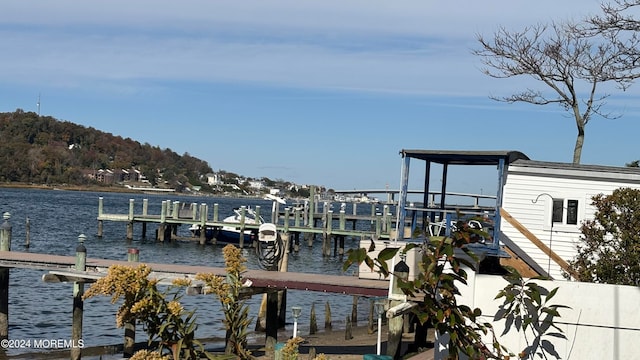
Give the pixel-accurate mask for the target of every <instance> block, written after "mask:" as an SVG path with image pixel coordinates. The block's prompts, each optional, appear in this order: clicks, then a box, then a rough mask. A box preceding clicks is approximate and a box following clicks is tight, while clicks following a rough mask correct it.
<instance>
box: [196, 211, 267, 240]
mask: <svg viewBox="0 0 640 360" xmlns="http://www.w3.org/2000/svg"><path fill="white" fill-rule="evenodd" d="M222 221H223V222H224V223H225V224H227V225H224V226H222V227H220V226H207V227H206V230H205V238H206V239H207V240H212V239H213V238H215V239H216V242H219V243H226V244H239V243H240V234H241V231H240V228H239V227H240V224H241V223H242V209H241V208H235V209H233V215H231V216H227V217H226V218H224V219H223V220H222ZM264 222H265V221H264V219H263V218H262V216H260V217H258V214H256V212H255V211H254V210H253V209H252V208H250V207H247V208H245V211H244V223H245V225H257V224H263V223H264ZM234 224H238V225H234ZM189 231H191V234H192V236H194V237H199V236H200V232H201V231H202V229H201V226H200V224H193V225H191V227H189ZM254 240H257V235H256V232H255V231H253V230H244V241H245V242H246V243H248V244H251V243H252V242H253V241H254Z"/></svg>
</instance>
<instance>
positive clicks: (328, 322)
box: [324, 301, 332, 330]
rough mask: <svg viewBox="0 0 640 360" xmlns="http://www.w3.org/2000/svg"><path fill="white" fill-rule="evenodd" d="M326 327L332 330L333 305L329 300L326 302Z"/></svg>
mask: <svg viewBox="0 0 640 360" xmlns="http://www.w3.org/2000/svg"><path fill="white" fill-rule="evenodd" d="M324 328H325V330H331V328H332V327H331V305H330V304H329V301H327V302H326V303H325V304H324Z"/></svg>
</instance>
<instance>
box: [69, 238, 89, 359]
mask: <svg viewBox="0 0 640 360" xmlns="http://www.w3.org/2000/svg"><path fill="white" fill-rule="evenodd" d="M85 239H86V236H85V235H84V234H80V236H78V242H79V244H78V247H76V270H78V271H86V270H87V267H86V264H87V248H85V247H84V240H85ZM83 294H84V283H82V282H77V281H76V282H74V283H73V324H72V326H71V344H72V346H71V350H70V353H71V360H79V359H80V358H81V357H82V348H81V346H80V343H81V340H82V315H83V312H84V304H83V301H82V295H83Z"/></svg>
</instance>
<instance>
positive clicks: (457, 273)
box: [343, 223, 506, 359]
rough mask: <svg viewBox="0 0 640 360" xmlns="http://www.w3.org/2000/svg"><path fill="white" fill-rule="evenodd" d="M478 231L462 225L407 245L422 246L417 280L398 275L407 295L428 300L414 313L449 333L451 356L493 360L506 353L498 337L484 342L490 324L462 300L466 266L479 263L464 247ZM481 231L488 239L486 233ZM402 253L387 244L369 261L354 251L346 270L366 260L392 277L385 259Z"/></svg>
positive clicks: (424, 321)
mask: <svg viewBox="0 0 640 360" xmlns="http://www.w3.org/2000/svg"><path fill="white" fill-rule="evenodd" d="M476 235H478V230H477V229H470V228H469V227H468V226H464V224H462V223H461V224H460V227H459V231H456V232H454V233H452V236H451V237H440V236H433V237H430V238H427V239H426V240H425V242H424V243H423V244H417V243H408V244H407V245H406V246H405V248H404V250H403V251H404V252H408V251H410V250H411V249H413V248H416V247H419V248H420V250H421V251H419V254H421V261H420V271H419V272H417V274H416V276H415V279H414V280H402V279H400V278H396V281H397V282H398V286H399V288H400V289H402V291H403V292H404V294H406V295H407V296H409V297H418V294H420V297H423V298H424V300H423V301H422V302H420V303H419V304H418V306H417V307H415V308H414V309H413V310H412V311H413V312H414V314H415V315H416V316H417V318H418V320H419V321H420V322H421V323H422V324H425V323H426V324H428V325H430V326H431V327H433V328H435V329H436V331H437V333H438V334H440V335H445V334H446V335H448V339H449V340H448V352H449V358H451V359H457V358H458V356H459V355H460V354H465V355H467V356H469V357H470V358H473V359H479V358H492V357H494V356H493V354H494V353H495V352H497V353H502V352H504V351H506V349H504V348H503V347H501V346H500V344H499V343H498V342H497V341H495V342H493V344H492V347H493V349H490V348H489V347H487V346H486V345H485V344H484V343H483V341H482V338H483V335H486V334H488V333H489V332H491V331H492V326H491V324H490V323H486V322H482V321H481V315H482V311H481V310H480V309H477V308H476V309H472V308H470V307H468V306H466V305H460V304H458V300H457V296H458V295H460V291H459V289H458V285H457V283H460V284H463V285H466V284H467V272H466V271H465V270H464V268H465V266H466V267H468V268H475V266H474V264H473V263H472V262H477V257H476V256H475V255H474V254H473V252H472V251H471V250H469V249H468V248H467V247H466V245H468V244H470V243H472V242H474V240H475V239H476V238H478V237H477V236H476ZM481 235H483V237H484V238H488V234H486V233H485V234H481ZM398 251H399V249H398V248H393V247H388V248H385V249H383V250H382V251H380V253H379V255H378V257H377V258H375V259H371V258H370V257H369V256H367V253H366V249H352V250H350V251H349V258H348V259H347V261H346V262H345V264H344V267H343V268H344V270H346V269H347V268H349V266H351V265H352V264H354V263H362V262H365V263H366V264H367V265H368V266H369V267H370V268H371V269H372V270H373V269H376V268H377V271H379V272H380V273H381V274H383V275H384V276H385V277H387V276H389V275H392V276H393V274H392V273H391V272H390V270H389V269H388V265H387V261H389V260H391V259H392V258H393V257H394V256H395V255H396V254H397V252H398ZM458 252H460V253H461V254H458ZM460 255H464V256H460Z"/></svg>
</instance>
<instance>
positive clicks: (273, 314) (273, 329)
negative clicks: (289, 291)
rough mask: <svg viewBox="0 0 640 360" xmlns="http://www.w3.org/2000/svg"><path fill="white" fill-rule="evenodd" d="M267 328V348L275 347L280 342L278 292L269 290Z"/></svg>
mask: <svg viewBox="0 0 640 360" xmlns="http://www.w3.org/2000/svg"><path fill="white" fill-rule="evenodd" d="M266 325H267V329H266V340H265V348H267V350H270V349H274V348H275V344H276V342H278V292H277V291H269V292H267V323H266Z"/></svg>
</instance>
